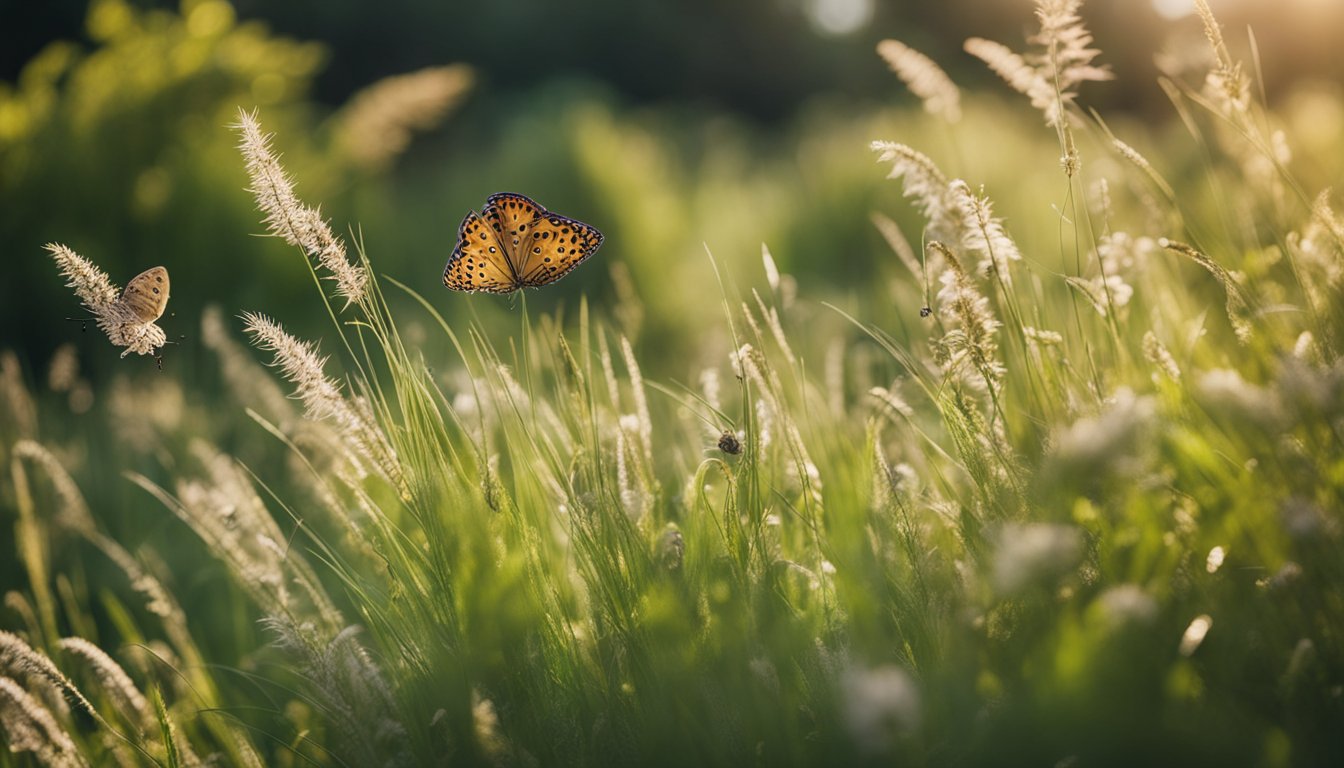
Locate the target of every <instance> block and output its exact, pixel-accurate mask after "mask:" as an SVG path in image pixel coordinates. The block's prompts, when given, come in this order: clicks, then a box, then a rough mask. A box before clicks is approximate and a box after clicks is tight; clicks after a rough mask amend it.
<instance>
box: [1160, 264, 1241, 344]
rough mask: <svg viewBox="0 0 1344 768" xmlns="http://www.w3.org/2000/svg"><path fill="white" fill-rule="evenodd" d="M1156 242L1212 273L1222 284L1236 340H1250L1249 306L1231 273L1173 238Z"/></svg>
mask: <svg viewBox="0 0 1344 768" xmlns="http://www.w3.org/2000/svg"><path fill="white" fill-rule="evenodd" d="M1157 244H1158V246H1159V247H1161V248H1165V249H1167V250H1169V251H1172V252H1174V253H1179V254H1180V255H1182V256H1184V257H1186V258H1188V259H1190V260H1191V261H1193V262H1195V263H1196V264H1198V265H1199V266H1201V267H1203V268H1204V269H1205V270H1206V271H1207V272H1208V273H1209V274H1211V275H1213V277H1214V279H1215V280H1217V281H1218V284H1219V285H1221V286H1223V291H1224V292H1225V293H1226V294H1227V302H1226V310H1227V319H1228V321H1229V322H1230V323H1232V331H1233V332H1234V333H1236V335H1237V341H1240V342H1241V343H1242V344H1245V343H1247V342H1249V341H1250V340H1251V323H1250V319H1249V317H1250V314H1251V306H1250V304H1248V303H1247V301H1246V296H1245V294H1243V293H1242V291H1241V286H1240V285H1238V284H1237V281H1236V280H1235V279H1234V278H1233V277H1232V273H1231V272H1228V271H1227V270H1226V269H1224V268H1223V266H1222V265H1221V264H1219V263H1218V262H1216V261H1214V260H1213V259H1211V258H1209V257H1208V256H1206V255H1205V254H1203V253H1200V252H1199V251H1198V250H1196V249H1195V248H1193V247H1191V246H1189V245H1187V244H1185V243H1182V242H1178V241H1175V240H1169V239H1167V238H1165V237H1163V238H1160V239H1159V240H1158V241H1157Z"/></svg>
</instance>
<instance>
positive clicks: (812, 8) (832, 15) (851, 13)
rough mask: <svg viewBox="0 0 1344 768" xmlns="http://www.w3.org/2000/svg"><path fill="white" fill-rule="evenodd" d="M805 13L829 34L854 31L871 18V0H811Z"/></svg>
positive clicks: (820, 28)
mask: <svg viewBox="0 0 1344 768" xmlns="http://www.w3.org/2000/svg"><path fill="white" fill-rule="evenodd" d="M807 15H808V16H810V17H811V18H812V24H813V25H814V26H816V28H817V29H819V30H820V31H822V32H825V33H826V34H830V35H847V34H849V33H851V32H856V31H858V30H859V29H861V28H862V27H863V26H864V25H866V24H867V23H868V22H869V21H870V20H871V19H872V18H873V0H811V1H810V2H809V3H808V4H807Z"/></svg>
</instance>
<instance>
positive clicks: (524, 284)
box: [443, 192, 602, 293]
mask: <svg viewBox="0 0 1344 768" xmlns="http://www.w3.org/2000/svg"><path fill="white" fill-rule="evenodd" d="M600 245H602V233H601V232H598V231H597V229H596V228H595V227H591V226H589V225H587V224H584V223H583V222H581V221H575V220H574V219H571V218H567V217H565V216H561V215H559V214H556V213H551V212H550V211H548V210H546V209H545V208H542V207H541V206H540V205H538V204H537V203H536V202H535V201H533V200H532V199H531V198H528V197H525V196H523V195H516V194H513V193H511V192H497V193H495V194H493V195H491V196H490V197H489V198H487V199H486V201H485V207H484V208H483V209H481V212H480V214H477V213H476V212H475V211H468V212H467V217H466V218H465V219H463V220H462V225H461V226H460V227H458V228H457V247H456V248H453V255H452V256H449V257H448V264H447V266H445V267H444V268H443V284H444V285H446V286H448V287H449V288H452V289H453V290H455V291H467V292H469V293H473V292H475V291H485V292H486V293H513V292H514V291H517V290H521V289H523V288H540V287H541V286H543V285H550V284H551V283H554V282H555V281H556V280H559V279H560V278H562V277H564V276H565V275H567V274H569V273H570V271H572V270H573V269H574V268H575V267H577V266H579V265H580V264H582V263H583V261H584V259H586V258H588V257H589V256H592V255H593V254H594V253H595V252H596V251H597V249H598V247H599V246H600Z"/></svg>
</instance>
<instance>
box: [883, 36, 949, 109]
mask: <svg viewBox="0 0 1344 768" xmlns="http://www.w3.org/2000/svg"><path fill="white" fill-rule="evenodd" d="M877 53H878V55H879V56H881V57H882V58H883V59H884V60H885V61H886V62H887V66H889V67H891V71H892V72H895V73H896V76H897V77H899V78H901V82H903V83H905V87H907V88H909V89H910V92H911V93H913V94H915V95H916V96H918V97H919V98H920V100H921V101H923V102H924V111H925V112H928V113H929V114H932V115H938V116H939V117H941V118H943V119H944V120H946V121H947V122H949V123H955V122H957V121H958V120H960V119H961V91H959V90H958V89H957V86H956V84H955V83H953V82H952V78H950V77H948V76H947V73H946V72H944V71H943V70H942V69H941V68H940V67H939V66H938V65H937V64H935V63H933V60H932V59H930V58H929V57H928V56H925V55H924V54H922V53H920V52H919V51H916V50H915V49H913V48H911V47H909V46H908V45H906V44H905V43H902V42H901V41H899V40H883V41H882V42H880V43H878V44H877Z"/></svg>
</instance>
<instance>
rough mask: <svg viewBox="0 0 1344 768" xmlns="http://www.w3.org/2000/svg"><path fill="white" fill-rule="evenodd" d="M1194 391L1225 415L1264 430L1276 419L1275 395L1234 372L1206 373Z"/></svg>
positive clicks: (1206, 402) (1220, 370)
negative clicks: (1263, 427) (1259, 426)
mask: <svg viewBox="0 0 1344 768" xmlns="http://www.w3.org/2000/svg"><path fill="white" fill-rule="evenodd" d="M1197 390H1198V392H1199V394H1200V397H1201V398H1202V399H1203V400H1204V402H1205V404H1206V405H1207V406H1208V407H1210V408H1211V409H1213V410H1215V411H1219V412H1222V413H1225V414H1227V415H1228V416H1232V417H1235V418H1240V419H1245V420H1247V421H1250V422H1252V423H1255V424H1259V425H1262V426H1266V427H1268V426H1272V425H1273V424H1275V423H1276V422H1277V421H1278V419H1279V416H1280V404H1279V401H1278V398H1277V397H1276V396H1275V393H1274V392H1272V391H1271V390H1268V389H1266V388H1264V387H1261V386H1257V385H1255V384H1252V383H1250V382H1248V381H1246V380H1245V379H1243V378H1242V377H1241V374H1240V373H1238V372H1236V371H1234V370H1231V369H1228V368H1216V369H1214V370H1211V371H1206V372H1205V373H1204V374H1203V375H1202V376H1200V378H1199V383H1198V386H1197Z"/></svg>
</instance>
